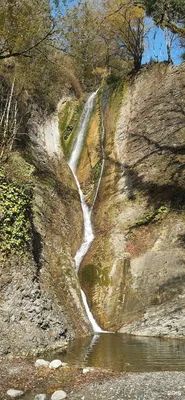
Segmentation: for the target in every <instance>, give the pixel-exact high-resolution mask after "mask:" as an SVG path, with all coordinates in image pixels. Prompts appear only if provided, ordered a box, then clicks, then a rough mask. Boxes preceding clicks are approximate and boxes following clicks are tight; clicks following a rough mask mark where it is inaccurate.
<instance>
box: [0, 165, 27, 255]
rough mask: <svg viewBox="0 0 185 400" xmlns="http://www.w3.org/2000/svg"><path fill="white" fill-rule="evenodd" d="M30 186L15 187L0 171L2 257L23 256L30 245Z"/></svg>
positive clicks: (0, 247)
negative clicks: (10, 255)
mask: <svg viewBox="0 0 185 400" xmlns="http://www.w3.org/2000/svg"><path fill="white" fill-rule="evenodd" d="M31 203H32V187H31V185H30V184H24V185H16V184H15V183H12V182H9V181H7V180H6V178H5V176H4V173H3V172H2V170H1V171H0V251H1V253H2V256H3V257H6V256H8V255H9V254H19V255H23V254H24V252H25V250H26V249H27V248H29V247H30V245H31V223H30V220H31Z"/></svg>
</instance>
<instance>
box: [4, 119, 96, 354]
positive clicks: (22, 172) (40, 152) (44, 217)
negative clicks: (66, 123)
mask: <svg viewBox="0 0 185 400" xmlns="http://www.w3.org/2000/svg"><path fill="white" fill-rule="evenodd" d="M29 138H30V139H29V145H28V143H27V146H26V149H24V151H23V152H22V153H21V154H20V153H18V152H16V153H12V155H11V157H10V158H9V160H8V162H6V163H4V165H3V174H4V176H5V177H6V182H7V183H6V184H7V187H8V185H9V184H10V182H11V185H14V186H15V187H17V188H19V187H24V186H26V185H28V186H30V187H31V188H32V196H31V209H30V212H29V215H27V216H26V217H25V218H26V220H25V224H28V225H29V226H30V231H31V245H30V248H29V249H26V248H25V251H24V254H23V253H22V254H21V255H20V254H11V256H9V257H8V258H7V259H1V267H0V278H1V300H0V301H1V303H0V306H1V314H0V315H1V317H0V330H1V341H0V342H1V345H0V354H1V355H5V354H9V353H13V354H27V353H28V352H39V351H41V350H45V349H47V348H56V347H58V346H63V345H64V344H65V341H66V339H69V338H73V337H75V336H83V335H87V334H89V333H90V332H91V328H90V325H89V321H88V319H87V317H86V313H85V310H84V308H83V305H82V300H81V294H80V286H79V281H78V277H77V275H76V271H75V268H74V262H73V257H74V255H75V253H76V250H77V249H78V247H79V246H80V244H81V241H82V236H83V219H82V212H81V206H80V200H79V196H78V191H77V187H76V183H75V181H74V179H73V176H72V174H71V171H70V170H69V167H68V165H67V163H66V161H65V160H64V157H63V155H62V152H61V149H60V146H59V143H60V138H59V134H58V119H57V116H53V118H52V119H51V120H49V121H47V122H46V123H45V124H44V126H42V127H41V125H40V123H39V121H37V122H36V121H35V122H34V123H33V121H32V122H31V124H30V128H29ZM25 160H26V161H25ZM11 188H12V186H11ZM11 201H12V200H10V202H11ZM15 207H16V203H15ZM0 215H1V217H2V219H3V218H4V210H3V204H2V202H1V207H0ZM14 224H15V223H14Z"/></svg>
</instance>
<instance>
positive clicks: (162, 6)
mask: <svg viewBox="0 0 185 400" xmlns="http://www.w3.org/2000/svg"><path fill="white" fill-rule="evenodd" d="M141 3H143V4H144V6H145V7H146V12H147V15H149V16H151V17H152V18H153V19H154V21H155V22H156V24H157V25H160V26H161V27H162V28H165V27H166V28H168V29H169V30H170V31H172V32H173V33H175V34H178V35H179V36H182V37H185V27H184V23H185V1H184V0H143V1H141Z"/></svg>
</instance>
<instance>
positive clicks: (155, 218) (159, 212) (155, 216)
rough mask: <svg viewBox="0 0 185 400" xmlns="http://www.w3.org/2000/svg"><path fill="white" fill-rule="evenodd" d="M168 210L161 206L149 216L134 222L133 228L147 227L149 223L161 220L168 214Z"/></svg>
mask: <svg viewBox="0 0 185 400" xmlns="http://www.w3.org/2000/svg"><path fill="white" fill-rule="evenodd" d="M169 211H170V210H169V208H168V207H166V206H161V207H159V208H157V209H155V210H154V211H152V212H150V213H149V214H147V215H145V216H144V217H143V218H141V219H139V220H138V221H136V222H135V226H141V225H148V224H149V223H150V222H157V221H159V220H160V219H162V218H163V216H164V215H165V214H167V213H168V212H169Z"/></svg>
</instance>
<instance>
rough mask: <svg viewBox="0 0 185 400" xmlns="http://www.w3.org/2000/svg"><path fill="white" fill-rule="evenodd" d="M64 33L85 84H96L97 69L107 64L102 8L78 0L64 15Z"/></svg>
mask: <svg viewBox="0 0 185 400" xmlns="http://www.w3.org/2000/svg"><path fill="white" fill-rule="evenodd" d="M62 33H63V37H65V46H66V52H67V53H68V55H69V56H70V57H71V58H72V59H73V60H74V65H75V69H76V73H77V75H78V77H79V79H80V80H81V82H82V84H83V86H86V87H87V86H91V85H95V84H96V81H97V76H96V70H97V68H103V67H104V66H105V57H106V55H105V53H106V49H105V43H104V40H103V38H102V37H101V36H100V17H99V13H98V9H97V8H96V7H94V5H93V4H88V3H87V2H86V1H84V2H80V3H78V4H77V5H76V6H75V7H73V8H71V9H69V10H68V12H67V13H66V15H65V16H64V17H63V18H62Z"/></svg>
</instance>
